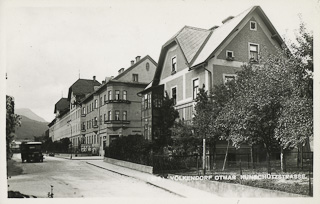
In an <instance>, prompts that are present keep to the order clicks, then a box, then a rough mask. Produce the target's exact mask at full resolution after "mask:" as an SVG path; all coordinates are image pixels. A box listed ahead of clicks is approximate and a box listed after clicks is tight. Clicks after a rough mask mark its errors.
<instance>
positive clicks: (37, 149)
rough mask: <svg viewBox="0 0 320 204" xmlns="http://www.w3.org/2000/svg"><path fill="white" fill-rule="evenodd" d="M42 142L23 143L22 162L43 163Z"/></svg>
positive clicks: (21, 147) (21, 148)
mask: <svg viewBox="0 0 320 204" xmlns="http://www.w3.org/2000/svg"><path fill="white" fill-rule="evenodd" d="M41 145H42V143H41V142H22V143H21V146H20V150H21V160H22V163H23V162H24V161H27V162H31V161H33V162H43V154H42V151H41Z"/></svg>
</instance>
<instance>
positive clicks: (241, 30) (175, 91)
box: [140, 6, 284, 139]
mask: <svg viewBox="0 0 320 204" xmlns="http://www.w3.org/2000/svg"><path fill="white" fill-rule="evenodd" d="M282 46H284V42H283V40H282V39H281V37H280V36H279V34H278V32H277V31H276V30H275V28H274V27H273V25H272V24H271V22H270V20H269V19H268V18H267V16H266V15H265V14H264V12H263V11H262V9H261V8H260V7H259V6H254V7H252V8H250V9H248V10H246V11H244V12H242V13H241V14H239V15H237V16H235V17H233V16H231V17H228V18H227V19H225V20H223V21H222V25H221V26H213V27H212V28H210V29H201V28H195V27H189V26H185V27H183V28H182V29H181V30H180V31H179V32H178V33H177V34H176V35H174V36H173V37H172V38H171V39H169V40H168V41H167V42H166V43H165V44H164V45H163V46H162V49H161V53H160V57H159V61H158V67H157V70H156V73H155V76H154V79H153V81H152V83H151V84H149V86H148V87H147V88H146V89H145V90H144V91H143V92H141V93H140V94H141V95H142V97H143V98H144V99H146V100H147V101H148V100H149V99H148V98H149V97H150V101H152V105H150V106H148V108H145V109H143V110H142V121H143V126H145V130H146V131H144V132H143V134H144V136H145V138H148V139H153V138H156V137H157V134H158V130H157V126H158V125H157V124H158V123H159V122H161V121H157V112H158V111H159V110H158V104H159V99H158V98H159V94H160V98H161V94H162V96H163V93H164V92H167V93H168V94H169V96H170V97H171V98H173V99H174V101H175V108H176V110H178V111H179V116H180V119H181V120H183V121H186V122H191V121H192V118H193V113H194V105H195V98H196V97H197V93H198V90H199V88H202V87H203V86H204V87H205V90H207V91H211V90H212V88H213V87H214V86H215V85H218V84H222V83H225V82H227V81H228V80H233V79H235V77H236V74H235V73H236V71H239V70H240V69H241V66H242V65H244V64H248V63H254V64H257V65H259V62H260V61H259V60H260V59H261V58H263V57H266V56H268V55H269V54H270V53H271V54H274V53H276V50H277V49H281V48H282ZM160 103H161V102H160Z"/></svg>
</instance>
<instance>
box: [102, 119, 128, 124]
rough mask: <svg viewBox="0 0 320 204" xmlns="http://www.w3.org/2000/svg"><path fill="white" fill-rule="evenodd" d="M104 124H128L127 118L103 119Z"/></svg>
mask: <svg viewBox="0 0 320 204" xmlns="http://www.w3.org/2000/svg"><path fill="white" fill-rule="evenodd" d="M104 124H130V121H129V120H105V121H104Z"/></svg>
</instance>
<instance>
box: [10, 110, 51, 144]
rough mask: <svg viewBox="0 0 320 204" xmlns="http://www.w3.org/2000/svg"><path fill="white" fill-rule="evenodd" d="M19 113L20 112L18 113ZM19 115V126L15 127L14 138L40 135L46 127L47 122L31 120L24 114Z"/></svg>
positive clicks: (22, 138) (28, 137) (29, 137)
mask: <svg viewBox="0 0 320 204" xmlns="http://www.w3.org/2000/svg"><path fill="white" fill-rule="evenodd" d="M19 115H20V114H19ZM20 116H21V127H16V132H15V134H16V136H17V137H16V138H15V139H16V140H26V139H31V140H33V139H34V136H36V137H39V136H42V135H43V134H44V133H45V131H46V130H47V129H48V124H49V123H48V122H39V121H36V120H32V119H30V118H28V117H26V116H24V115H20Z"/></svg>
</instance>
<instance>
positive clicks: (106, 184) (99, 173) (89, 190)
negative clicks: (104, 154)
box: [8, 154, 177, 198]
mask: <svg viewBox="0 0 320 204" xmlns="http://www.w3.org/2000/svg"><path fill="white" fill-rule="evenodd" d="M13 159H14V160H16V161H17V163H18V165H19V166H21V167H22V168H23V174H22V175H18V176H13V177H11V178H9V179H8V185H9V190H13V191H20V192H21V193H23V194H27V195H34V196H37V197H47V194H48V192H49V191H50V185H53V186H54V187H53V193H54V197H55V198H72V197H166V198H167V197H168V198H169V197H177V195H175V194H173V193H170V192H168V191H165V190H163V189H160V188H157V187H155V186H152V185H150V184H148V183H146V182H143V181H141V180H138V179H134V178H130V177H126V176H122V175H119V174H116V173H113V172H110V171H106V170H104V169H101V168H97V167H95V166H92V165H89V164H87V163H86V161H83V160H72V161H71V160H67V159H62V158H55V157H46V158H45V160H44V162H43V163H21V159H20V155H18V154H16V155H14V157H13Z"/></svg>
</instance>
